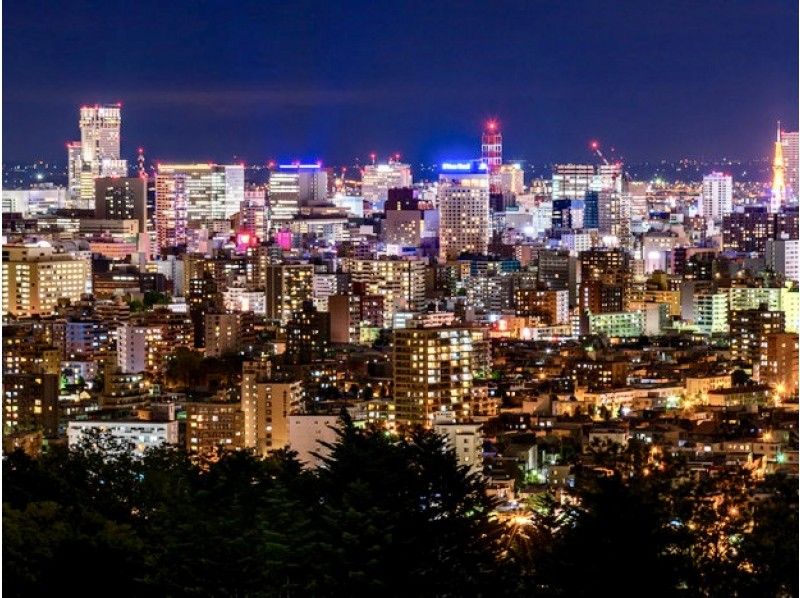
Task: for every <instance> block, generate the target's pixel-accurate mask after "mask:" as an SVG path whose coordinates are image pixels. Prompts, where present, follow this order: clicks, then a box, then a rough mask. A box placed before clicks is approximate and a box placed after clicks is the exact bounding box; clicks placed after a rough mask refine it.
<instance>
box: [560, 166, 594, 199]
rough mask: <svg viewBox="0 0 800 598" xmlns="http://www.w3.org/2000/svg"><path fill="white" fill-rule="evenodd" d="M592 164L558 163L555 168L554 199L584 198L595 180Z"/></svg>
mask: <svg viewBox="0 0 800 598" xmlns="http://www.w3.org/2000/svg"><path fill="white" fill-rule="evenodd" d="M594 176H595V173H594V166H592V165H591V164H556V165H555V169H554V170H553V175H552V183H553V200H556V199H583V198H584V197H586V192H587V191H589V189H590V188H591V186H592V181H593V180H594Z"/></svg>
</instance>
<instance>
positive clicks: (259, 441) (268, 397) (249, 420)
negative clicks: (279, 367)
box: [242, 362, 303, 456]
mask: <svg viewBox="0 0 800 598" xmlns="http://www.w3.org/2000/svg"><path fill="white" fill-rule="evenodd" d="M251 363H252V362H251ZM245 366H247V363H246V364H245ZM244 373H245V375H244V382H243V384H244V383H247V384H248V389H247V390H246V391H245V389H244V388H243V390H242V412H243V414H244V446H245V448H250V449H255V451H256V454H257V455H262V456H265V455H267V454H269V453H270V452H272V451H276V450H280V449H282V448H285V447H286V446H288V444H289V416H290V415H292V414H294V413H296V412H297V411H298V410H299V408H300V405H301V402H302V399H303V385H302V383H301V382H299V381H294V382H283V381H281V382H277V381H274V380H269V379H268V373H267V370H265V369H264V368H263V367H259V366H255V367H252V368H251V369H250V371H249V372H248V371H247V369H245V370H244Z"/></svg>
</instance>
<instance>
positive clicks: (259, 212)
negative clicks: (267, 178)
mask: <svg viewBox="0 0 800 598" xmlns="http://www.w3.org/2000/svg"><path fill="white" fill-rule="evenodd" d="M239 215H240V217H241V230H242V231H245V232H247V233H248V234H251V235H255V236H256V237H257V238H259V239H266V238H267V230H268V228H269V226H268V221H267V194H266V190H265V189H263V188H256V189H247V190H246V191H245V192H244V201H242V205H241V207H240V208H239Z"/></svg>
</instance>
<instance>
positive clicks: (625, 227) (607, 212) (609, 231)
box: [597, 191, 631, 248]
mask: <svg viewBox="0 0 800 598" xmlns="http://www.w3.org/2000/svg"><path fill="white" fill-rule="evenodd" d="M597 228H598V230H599V231H600V234H601V235H607V236H610V237H612V238H613V239H615V240H616V242H618V243H619V244H620V246H622V247H626V248H630V244H631V202H630V197H629V196H628V194H627V193H618V192H617V191H600V192H599V195H598V199H597Z"/></svg>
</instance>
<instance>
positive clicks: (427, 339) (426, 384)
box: [393, 327, 476, 427]
mask: <svg viewBox="0 0 800 598" xmlns="http://www.w3.org/2000/svg"><path fill="white" fill-rule="evenodd" d="M473 342H474V341H473V334H472V330H470V329H468V328H449V327H432V328H423V327H419V328H401V329H397V330H395V331H394V352H393V366H394V396H395V403H396V406H397V407H396V408H397V422H398V423H399V424H404V425H415V424H421V425H424V426H426V427H430V426H431V425H432V424H433V420H434V416H435V415H436V413H439V412H442V411H451V412H454V413H455V415H456V417H458V418H459V419H467V418H469V416H470V415H471V413H472V394H473V374H474V370H475V369H476V368H475V365H476V364H475V359H476V354H475V347H474V344H473Z"/></svg>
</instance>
